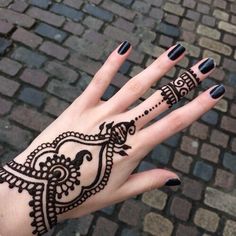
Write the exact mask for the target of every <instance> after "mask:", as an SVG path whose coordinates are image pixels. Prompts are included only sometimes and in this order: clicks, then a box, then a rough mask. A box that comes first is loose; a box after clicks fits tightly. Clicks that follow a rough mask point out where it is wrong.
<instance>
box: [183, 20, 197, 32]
mask: <svg viewBox="0 0 236 236" xmlns="http://www.w3.org/2000/svg"><path fill="white" fill-rule="evenodd" d="M181 26H182V28H183V29H186V30H189V31H192V30H194V29H195V27H196V22H194V21H192V20H186V19H183V21H182V24H181Z"/></svg>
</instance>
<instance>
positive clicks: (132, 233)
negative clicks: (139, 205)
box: [121, 228, 141, 236]
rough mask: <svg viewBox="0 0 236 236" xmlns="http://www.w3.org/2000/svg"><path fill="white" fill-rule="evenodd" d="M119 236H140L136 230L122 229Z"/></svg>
mask: <svg viewBox="0 0 236 236" xmlns="http://www.w3.org/2000/svg"><path fill="white" fill-rule="evenodd" d="M121 236H141V234H140V232H139V231H138V230H136V229H127V228H124V229H123V230H122V232H121Z"/></svg>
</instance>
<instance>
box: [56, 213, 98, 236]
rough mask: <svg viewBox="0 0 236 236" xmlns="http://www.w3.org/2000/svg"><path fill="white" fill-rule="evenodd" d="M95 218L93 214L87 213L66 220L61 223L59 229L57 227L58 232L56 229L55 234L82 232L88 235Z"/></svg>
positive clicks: (76, 233) (78, 233) (75, 234)
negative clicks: (77, 217)
mask: <svg viewBox="0 0 236 236" xmlns="http://www.w3.org/2000/svg"><path fill="white" fill-rule="evenodd" d="M93 218H94V216H93V215H87V216H83V217H80V218H79V219H70V220H66V221H64V222H63V223H61V224H60V225H59V227H58V229H56V232H55V231H54V234H56V235H57V236H60V235H74V236H77V235H78V236H80V234H83V235H86V234H87V233H88V231H89V227H90V225H91V223H92V220H93ZM54 234H53V235H54Z"/></svg>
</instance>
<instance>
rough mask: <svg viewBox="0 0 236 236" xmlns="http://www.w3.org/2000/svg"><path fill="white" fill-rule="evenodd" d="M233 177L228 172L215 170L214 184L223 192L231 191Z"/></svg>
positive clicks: (233, 181)
mask: <svg viewBox="0 0 236 236" xmlns="http://www.w3.org/2000/svg"><path fill="white" fill-rule="evenodd" d="M234 183H235V176H234V175H233V174H231V173H230V172H228V171H225V170H222V169H217V171H216V177H215V183H214V185H215V186H217V187H221V188H223V189H225V190H231V189H233V187H234Z"/></svg>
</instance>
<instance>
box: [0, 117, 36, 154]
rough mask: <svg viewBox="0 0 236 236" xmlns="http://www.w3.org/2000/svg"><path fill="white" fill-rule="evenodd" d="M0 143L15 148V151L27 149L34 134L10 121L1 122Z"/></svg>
mask: <svg viewBox="0 0 236 236" xmlns="http://www.w3.org/2000/svg"><path fill="white" fill-rule="evenodd" d="M0 141H1V142H2V143H7V144H9V145H11V146H13V147H14V148H15V149H17V150H19V149H23V148H26V147H27V146H28V145H29V143H30V142H31V141H32V134H31V133H30V132H29V131H27V130H25V129H22V128H20V127H18V126H16V125H13V124H11V123H10V122H9V121H5V120H3V119H1V120H0Z"/></svg>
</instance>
